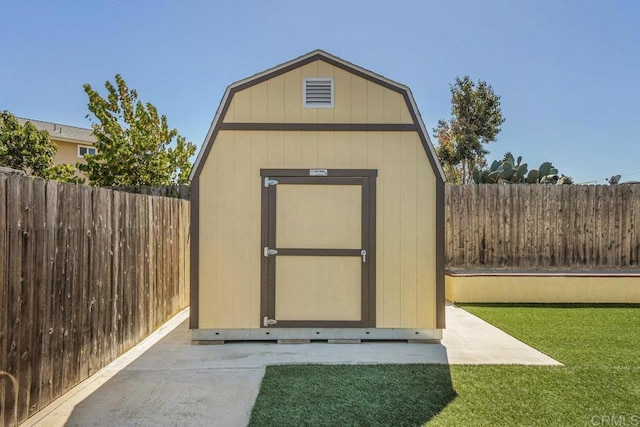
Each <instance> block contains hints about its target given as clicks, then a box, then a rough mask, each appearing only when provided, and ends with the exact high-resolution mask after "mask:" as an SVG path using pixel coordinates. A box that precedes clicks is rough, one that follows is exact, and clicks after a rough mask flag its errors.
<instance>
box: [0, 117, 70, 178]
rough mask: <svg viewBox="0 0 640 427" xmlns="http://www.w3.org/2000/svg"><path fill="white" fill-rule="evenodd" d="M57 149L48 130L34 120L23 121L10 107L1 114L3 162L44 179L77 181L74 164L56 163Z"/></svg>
mask: <svg viewBox="0 0 640 427" xmlns="http://www.w3.org/2000/svg"><path fill="white" fill-rule="evenodd" d="M57 151H58V147H57V146H56V145H55V144H54V143H53V142H51V139H50V138H49V133H48V132H47V131H46V130H38V129H37V128H36V127H35V126H34V125H33V124H32V123H31V122H26V123H25V124H24V125H22V124H20V122H18V120H17V119H16V118H15V116H14V115H13V114H11V113H10V112H8V111H6V110H5V111H2V112H1V113H0V165H2V166H6V167H9V168H12V169H18V170H22V171H24V173H26V174H27V175H32V176H37V177H40V178H45V179H55V180H57V181H65V182H77V180H78V178H77V177H76V176H75V168H74V167H73V166H72V165H69V164H61V165H54V162H53V158H54V156H55V154H56V152H57Z"/></svg>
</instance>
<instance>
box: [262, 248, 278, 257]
mask: <svg viewBox="0 0 640 427" xmlns="http://www.w3.org/2000/svg"><path fill="white" fill-rule="evenodd" d="M277 254H278V251H277V250H275V249H271V248H268V247H266V246H265V247H264V249H263V250H262V255H264V256H265V257H268V256H269V255H277Z"/></svg>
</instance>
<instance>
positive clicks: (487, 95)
mask: <svg viewBox="0 0 640 427" xmlns="http://www.w3.org/2000/svg"><path fill="white" fill-rule="evenodd" d="M502 123H504V117H503V116H502V109H501V108H500V97H499V96H498V95H496V94H495V93H494V92H493V89H492V88H491V86H490V85H488V84H487V82H485V81H482V80H478V83H477V84H476V83H474V82H473V81H471V79H470V78H469V76H464V77H463V78H462V79H461V78H459V77H456V81H455V83H454V84H452V85H451V118H450V119H449V120H448V121H447V120H439V121H438V126H437V127H436V128H435V129H434V130H433V131H434V136H435V137H436V138H437V139H438V147H436V154H437V155H438V158H439V159H440V163H441V164H442V166H443V168H444V171H445V175H446V177H447V181H449V182H451V183H454V184H466V183H469V182H471V174H472V171H473V169H474V168H476V167H484V166H486V160H485V156H486V155H487V154H488V153H489V152H488V151H487V150H486V149H485V148H484V144H488V143H490V142H493V141H495V140H496V136H497V135H498V133H499V132H500V126H501V125H502Z"/></svg>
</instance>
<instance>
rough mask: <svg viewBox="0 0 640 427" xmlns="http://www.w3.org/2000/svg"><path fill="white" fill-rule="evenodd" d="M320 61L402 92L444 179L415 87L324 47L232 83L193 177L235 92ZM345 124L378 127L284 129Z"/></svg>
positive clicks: (436, 171) (440, 178)
mask: <svg viewBox="0 0 640 427" xmlns="http://www.w3.org/2000/svg"><path fill="white" fill-rule="evenodd" d="M318 60H319V61H324V62H326V63H328V64H331V65H333V66H335V67H337V68H340V69H342V70H345V71H347V72H349V73H352V74H355V75H357V76H359V77H362V78H364V79H366V80H368V81H371V82H374V83H377V84H379V85H381V86H383V87H385V88H387V89H390V90H392V91H394V92H397V93H399V94H401V95H402V96H403V98H404V100H405V102H406V104H407V108H408V109H409V112H410V114H411V117H412V120H413V124H409V125H408V126H411V127H412V129H411V130H415V131H416V132H417V133H418V134H419V136H420V140H421V141H422V146H423V148H424V150H425V153H426V154H427V158H428V159H429V163H430V165H431V168H432V169H433V171H434V174H435V176H436V180H437V181H439V182H440V183H442V182H444V172H443V170H442V167H441V166H440V162H439V161H438V158H437V156H436V153H435V150H434V148H433V144H432V143H431V140H430V138H429V133H428V132H427V129H426V127H425V125H424V123H423V122H422V118H421V116H420V112H419V111H418V107H417V105H416V102H415V99H414V98H413V95H412V94H411V90H410V89H409V88H408V87H407V86H405V85H403V84H400V83H397V82H394V81H393V80H390V79H387V78H386V77H383V76H381V75H379V74H376V73H374V72H372V71H369V70H366V69H364V68H362V67H359V66H357V65H354V64H352V63H350V62H347V61H345V60H343V59H340V58H338V57H336V56H334V55H331V54H329V53H327V52H324V51H322V50H314V51H312V52H309V53H307V54H306V55H303V56H301V57H299V58H296V59H293V60H291V61H289V62H285V63H284V64H281V65H278V66H276V67H274V68H271V69H268V70H266V71H263V72H261V73H258V74H255V75H253V76H251V77H248V78H246V79H243V80H240V81H237V82H235V83H232V84H231V85H229V86H228V87H227V90H226V91H225V93H224V96H223V98H222V101H221V103H220V106H219V107H218V110H217V112H216V114H215V116H214V118H213V122H212V123H211V127H210V128H209V132H208V133H207V136H206V137H205V139H204V143H203V145H202V147H201V148H200V152H199V153H198V157H197V159H196V161H195V164H194V165H193V169H192V171H191V177H190V179H192V180H193V179H194V178H197V177H198V176H199V175H200V173H201V171H202V168H203V166H204V164H205V162H206V160H207V157H208V156H209V153H210V151H211V146H212V145H213V143H214V140H215V138H216V135H217V133H218V132H219V131H220V130H221V128H222V127H223V123H222V122H223V120H224V117H225V115H226V113H227V110H228V109H229V105H230V104H231V100H232V98H233V95H234V94H235V93H236V92H239V91H241V90H244V89H247V88H249V87H251V86H254V85H257V84H259V83H262V82H264V81H266V80H269V79H271V78H274V77H276V76H280V75H282V74H284V73H287V72H289V71H292V70H294V69H296V68H299V67H302V66H304V65H306V64H309V63H311V62H314V61H318ZM398 126H399V127H402V130H407V128H406V127H407V125H401V124H400V125H398ZM341 127H343V128H344V130H345V131H349V130H355V129H357V130H375V129H376V128H375V125H374V126H372V125H370V124H369V125H364V124H362V125H358V124H349V123H345V124H336V123H331V124H330V125H328V124H323V123H309V124H299V125H298V127H296V126H295V125H291V124H287V125H285V124H283V125H282V128H283V129H290V130H323V129H329V128H330V129H331V130H336V129H340V128H341ZM273 128H274V129H276V128H277V126H274V127H273ZM247 130H249V129H247Z"/></svg>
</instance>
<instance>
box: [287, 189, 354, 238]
mask: <svg viewBox="0 0 640 427" xmlns="http://www.w3.org/2000/svg"><path fill="white" fill-rule="evenodd" d="M276 200H277V202H276V203H277V208H276V209H277V216H276V242H277V244H278V247H283V248H335V249H354V248H355V249H357V248H359V247H360V245H361V240H362V189H361V186H360V185H304V184H301V185H281V186H279V187H278V188H277V199H276Z"/></svg>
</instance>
